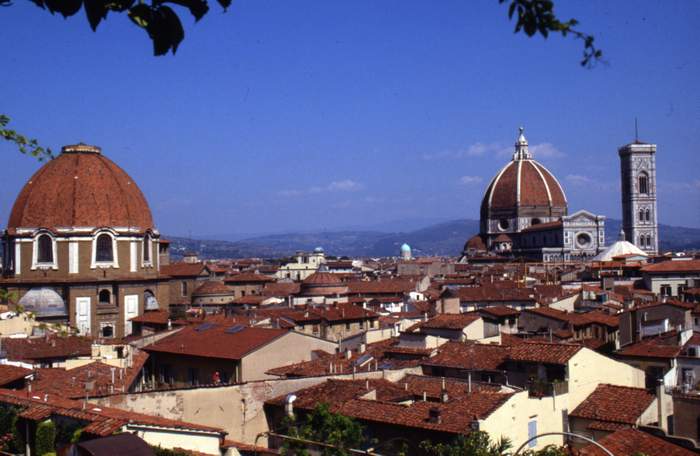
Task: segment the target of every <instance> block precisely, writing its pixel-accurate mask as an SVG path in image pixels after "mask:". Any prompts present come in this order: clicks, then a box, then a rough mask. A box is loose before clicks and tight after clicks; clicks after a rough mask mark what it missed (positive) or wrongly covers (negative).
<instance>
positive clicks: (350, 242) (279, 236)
mask: <svg viewBox="0 0 700 456" xmlns="http://www.w3.org/2000/svg"><path fill="white" fill-rule="evenodd" d="M621 225H622V222H621V221H620V220H617V219H607V220H606V221H605V237H606V245H609V244H611V243H612V242H614V241H615V240H617V239H618V236H619V232H620V228H621ZM478 231H479V221H478V220H472V219H457V220H448V221H445V222H441V223H436V224H432V225H429V226H426V227H423V228H419V229H413V230H407V231H397V232H383V231H377V230H371V229H367V230H361V229H358V230H328V231H315V232H314V231H308V232H295V231H290V232H286V233H276V234H267V235H262V236H255V237H250V238H246V239H240V240H237V241H224V240H212V239H190V238H182V237H170V238H168V239H170V241H171V253H172V254H173V256H174V257H180V256H182V254H183V253H184V252H185V251H188V250H192V251H196V252H198V253H199V254H200V256H201V257H202V258H207V259H216V258H250V257H258V258H280V257H285V256H290V255H293V254H294V253H295V252H296V251H298V250H303V251H310V250H313V249H314V248H316V247H323V248H324V249H325V251H326V253H327V254H328V255H333V256H338V257H340V256H348V257H383V256H397V255H398V254H399V249H400V246H401V244H403V243H404V242H406V243H408V244H409V245H410V246H411V247H412V248H413V254H414V255H416V256H430V255H440V256H458V255H459V254H460V253H461V251H462V247H463V246H464V243H465V242H466V241H467V239H469V238H470V237H471V236H473V235H474V234H476V233H477V232H478ZM659 237H660V239H661V242H660V249H661V251H668V250H687V249H700V228H688V227H678V226H671V225H665V224H660V225H659ZM166 238H167V236H166Z"/></svg>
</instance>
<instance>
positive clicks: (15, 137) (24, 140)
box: [0, 0, 54, 299]
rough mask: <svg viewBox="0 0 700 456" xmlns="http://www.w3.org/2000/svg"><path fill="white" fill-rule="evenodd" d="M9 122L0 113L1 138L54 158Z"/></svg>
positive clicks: (36, 154) (40, 156)
mask: <svg viewBox="0 0 700 456" xmlns="http://www.w3.org/2000/svg"><path fill="white" fill-rule="evenodd" d="M0 2H2V0H0ZM9 123H10V118H9V117H8V116H6V115H4V114H0V138H2V139H4V140H5V141H8V142H10V143H14V144H15V145H16V146H17V149H18V150H19V151H20V153H22V154H24V155H29V156H31V157H34V158H36V159H37V160H39V161H44V160H50V159H52V158H54V155H53V152H52V151H51V149H50V148H48V147H43V146H41V145H40V144H39V141H38V140H37V139H33V138H28V137H26V136H25V135H22V134H20V133H18V132H17V131H16V130H14V129H12V128H7V125H8V124H9ZM0 299H3V296H2V295H0Z"/></svg>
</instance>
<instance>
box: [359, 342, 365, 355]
mask: <svg viewBox="0 0 700 456" xmlns="http://www.w3.org/2000/svg"><path fill="white" fill-rule="evenodd" d="M358 351H359V352H360V353H364V352H365V351H367V344H365V343H364V342H361V343H360V348H359V349H358Z"/></svg>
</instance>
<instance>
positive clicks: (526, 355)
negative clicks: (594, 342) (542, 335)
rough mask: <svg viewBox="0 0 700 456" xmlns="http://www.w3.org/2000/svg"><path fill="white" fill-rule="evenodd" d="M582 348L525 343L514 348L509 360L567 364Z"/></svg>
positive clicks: (579, 346)
mask: <svg viewBox="0 0 700 456" xmlns="http://www.w3.org/2000/svg"><path fill="white" fill-rule="evenodd" d="M581 348H583V347H581V345H573V344H557V343H548V342H525V343H523V344H519V345H514V346H512V347H511V349H510V353H509V355H508V358H509V359H511V360H513V361H524V362H535V363H546V364H566V363H568V362H569V360H570V359H571V358H572V357H573V356H574V355H576V353H578V352H579V351H580V350H581Z"/></svg>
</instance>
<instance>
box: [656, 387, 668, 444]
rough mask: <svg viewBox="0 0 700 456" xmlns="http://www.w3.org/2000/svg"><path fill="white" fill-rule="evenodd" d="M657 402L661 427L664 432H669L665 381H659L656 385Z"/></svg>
mask: <svg viewBox="0 0 700 456" xmlns="http://www.w3.org/2000/svg"><path fill="white" fill-rule="evenodd" d="M656 401H657V406H658V410H657V415H658V421H659V427H660V428H661V429H663V430H664V432H668V426H667V422H668V414H667V413H666V407H665V402H666V387H665V386H664V380H663V379H659V380H658V384H657V385H656Z"/></svg>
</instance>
